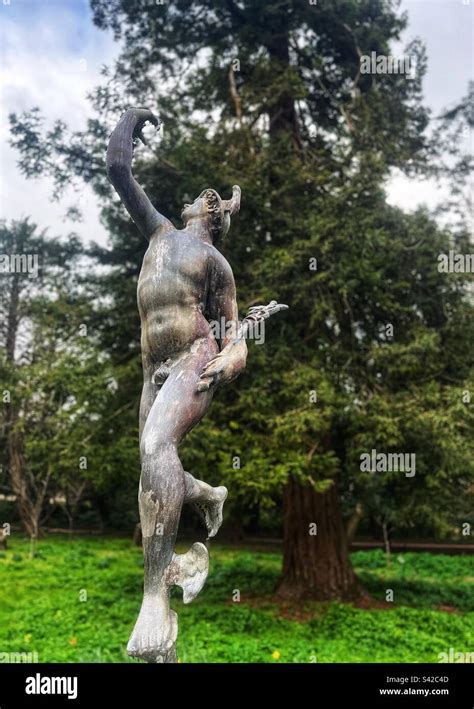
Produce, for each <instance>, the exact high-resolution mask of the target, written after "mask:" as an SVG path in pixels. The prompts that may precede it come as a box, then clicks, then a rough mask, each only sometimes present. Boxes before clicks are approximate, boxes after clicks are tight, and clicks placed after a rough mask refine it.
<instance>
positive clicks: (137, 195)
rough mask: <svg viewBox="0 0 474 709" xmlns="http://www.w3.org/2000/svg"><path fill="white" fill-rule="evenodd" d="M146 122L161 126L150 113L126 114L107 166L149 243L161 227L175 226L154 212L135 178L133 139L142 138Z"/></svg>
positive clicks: (115, 133)
mask: <svg viewBox="0 0 474 709" xmlns="http://www.w3.org/2000/svg"><path fill="white" fill-rule="evenodd" d="M147 121H149V122H150V123H153V125H155V126H156V127H158V126H159V120H158V118H157V117H156V116H155V115H154V114H153V113H152V112H151V111H149V110H148V109H145V108H130V109H129V110H128V111H125V113H124V114H123V116H122V117H121V119H120V121H119V123H118V124H117V126H116V128H115V129H114V131H113V133H112V135H111V136H110V140H109V145H108V148H107V158H106V163H107V175H108V177H109V180H110V181H111V183H112V184H113V186H114V187H115V189H116V190H117V192H118V194H119V195H120V198H121V200H122V202H123V203H124V205H125V207H126V209H127V211H128V213H129V214H130V216H131V217H132V219H133V221H134V222H135V224H136V225H137V227H138V228H139V229H140V231H141V232H142V234H143V235H144V236H145V237H146V238H147V239H149V238H150V236H151V235H152V234H153V232H154V231H156V229H158V228H159V227H166V226H169V227H172V224H171V222H170V221H169V220H168V219H167V218H166V217H164V216H163V215H162V214H160V213H159V212H158V211H157V210H156V209H155V208H154V206H153V205H152V203H151V202H150V200H149V199H148V197H147V196H146V194H145V192H144V191H143V189H142V188H141V187H140V185H139V184H138V182H137V181H136V180H135V178H134V177H133V175H132V169H131V166H132V156H133V139H134V138H135V137H142V136H141V129H142V128H143V126H144V124H145V123H146V122H147Z"/></svg>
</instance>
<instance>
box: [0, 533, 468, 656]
mask: <svg viewBox="0 0 474 709" xmlns="http://www.w3.org/2000/svg"><path fill="white" fill-rule="evenodd" d="M9 547H10V548H9V549H8V551H6V552H3V553H1V554H0V649H1V651H2V652H37V653H38V656H39V661H40V662H124V661H125V660H126V659H127V656H126V652H125V645H126V641H127V639H128V635H129V633H130V631H131V619H132V618H133V617H134V615H135V614H136V613H137V612H138V609H139V605H140V601H141V586H142V558H141V551H140V549H138V548H137V547H134V546H132V545H131V543H130V542H129V541H128V540H124V539H116V538H115V539H114V538H94V539H91V538H89V539H78V538H75V539H72V540H67V539H64V538H60V537H50V538H48V539H46V540H43V541H41V542H40V543H39V549H38V553H37V556H36V557H35V558H34V559H32V560H31V559H30V558H29V543H28V542H26V541H22V540H20V539H18V538H16V537H15V536H13V537H12V538H11V541H10V543H9ZM183 548H184V547H183ZM402 559H403V563H401V560H402ZM353 561H354V564H355V567H356V570H357V572H358V573H359V574H360V575H362V576H363V578H364V581H365V583H366V585H367V586H368V588H369V590H370V591H371V592H372V593H373V594H374V596H375V597H376V598H377V599H378V600H379V601H380V602H381V603H380V606H381V607H380V608H379V607H377V608H374V609H363V608H357V607H353V606H350V605H347V606H344V605H339V604H337V603H333V604H324V603H308V604H306V605H304V606H302V607H301V608H299V609H298V615H296V618H295V612H294V609H293V616H291V614H290V615H288V609H285V608H284V607H283V608H282V607H278V606H276V605H275V604H274V603H272V602H271V599H270V596H269V595H267V594H269V593H270V592H271V589H272V588H273V586H274V583H275V580H276V577H277V575H278V572H279V565H280V557H279V555H278V554H274V553H262V552H260V553H255V552H249V551H243V550H236V549H232V550H229V549H224V548H221V547H216V548H215V549H213V552H212V561H211V564H212V565H211V573H210V575H209V579H208V582H207V584H206V587H205V589H204V591H203V593H202V594H201V595H200V596H199V597H198V598H197V599H196V600H195V602H194V603H192V604H190V605H187V606H183V605H182V603H181V601H180V600H179V599H178V594H174V600H173V604H174V605H175V607H176V608H177V607H178V606H179V618H180V635H179V639H178V655H179V657H180V660H181V661H182V662H277V661H279V662H316V661H317V662H437V661H438V653H439V652H447V651H449V648H450V647H453V648H455V650H456V651H458V650H459V651H465V652H468V651H470V650H472V640H473V634H474V615H473V613H472V606H473V578H472V561H471V559H470V558H469V557H463V556H454V557H447V556H443V555H440V554H439V555H431V554H422V553H416V554H415V553H410V554H403V556H400V557H399V560H395V561H394V563H393V565H392V566H391V567H390V568H387V566H386V564H385V559H384V555H383V554H382V552H378V551H373V552H372V551H370V552H357V553H356V554H354V555H353ZM387 587H390V588H393V589H394V591H395V602H394V603H393V604H389V603H387V604H385V607H384V606H383V605H382V602H383V600H384V598H385V590H386V588H387ZM235 589H240V592H241V600H240V602H239V603H235V602H233V601H232V594H233V593H234V590H235ZM84 591H86V592H87V600H82V601H81V600H80V599H81V598H82V599H84ZM81 592H82V595H81ZM420 602H421V606H420ZM440 606H450V608H449V612H446V610H441V609H440Z"/></svg>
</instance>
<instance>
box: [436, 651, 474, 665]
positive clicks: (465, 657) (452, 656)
mask: <svg viewBox="0 0 474 709" xmlns="http://www.w3.org/2000/svg"><path fill="white" fill-rule="evenodd" d="M438 662H451V663H452V662H454V663H456V664H460V663H464V662H467V663H474V652H455V651H454V648H453V647H450V648H449V650H448V651H447V652H438Z"/></svg>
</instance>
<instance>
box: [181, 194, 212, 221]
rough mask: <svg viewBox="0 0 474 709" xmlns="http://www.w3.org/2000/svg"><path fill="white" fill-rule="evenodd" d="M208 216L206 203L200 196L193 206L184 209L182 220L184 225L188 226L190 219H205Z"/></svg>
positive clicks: (187, 205) (186, 206) (186, 205)
mask: <svg viewBox="0 0 474 709" xmlns="http://www.w3.org/2000/svg"><path fill="white" fill-rule="evenodd" d="M206 214H207V208H206V203H205V201H204V199H203V198H202V197H201V196H199V197H196V199H195V200H194V202H193V203H192V204H185V205H184V209H183V211H182V212H181V219H182V220H183V224H184V225H185V226H186V224H187V223H188V221H189V220H190V219H193V218H194V219H195V218H201V217H205V216H206Z"/></svg>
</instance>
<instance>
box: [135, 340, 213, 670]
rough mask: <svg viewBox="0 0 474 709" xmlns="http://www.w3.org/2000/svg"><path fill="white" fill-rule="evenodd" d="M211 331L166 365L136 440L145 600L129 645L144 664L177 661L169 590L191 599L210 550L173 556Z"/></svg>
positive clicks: (208, 395)
mask: <svg viewBox="0 0 474 709" xmlns="http://www.w3.org/2000/svg"><path fill="white" fill-rule="evenodd" d="M216 351H217V344H216V342H215V340H214V338H213V337H212V336H210V337H209V338H208V339H201V340H198V341H197V342H196V343H194V345H193V346H192V347H191V349H190V351H189V353H188V354H187V355H185V356H184V357H183V356H181V357H180V358H179V360H177V362H176V364H175V365H173V364H171V366H170V373H169V375H168V377H167V379H166V381H165V382H164V383H163V385H162V386H161V388H160V389H159V391H158V393H157V395H156V398H155V400H154V403H153V405H152V407H151V409H150V412H149V414H148V417H147V419H146V422H145V424H144V426H143V431H142V434H141V438H140V452H141V460H142V474H141V479H140V489H139V508H140V519H141V524H142V536H143V553H144V572H145V582H144V597H143V603H142V607H141V610H140V615H139V617H138V620H137V622H136V624H135V628H134V631H133V633H132V636H131V638H130V641H129V644H128V651H129V654H131V655H133V656H135V657H139V658H141V659H143V660H147V661H149V662H173V661H176V651H175V644H176V638H177V633H178V627H177V617H176V613H174V611H172V610H171V609H170V607H169V589H170V587H171V586H172V585H173V584H178V585H180V586H181V587H182V588H183V599H184V601H185V602H189V601H190V600H192V598H194V597H195V596H196V595H197V593H198V592H199V590H200V589H201V588H202V585H203V584H204V581H205V578H206V576H207V569H208V560H207V550H206V548H205V547H204V545H202V544H194V545H193V547H192V548H191V550H190V551H189V552H188V553H187V554H183V555H175V554H174V544H175V541H176V534H177V531H178V525H179V518H180V514H181V507H182V504H183V501H184V499H185V495H186V482H185V474H184V470H183V467H182V465H181V461H180V460H179V457H178V445H179V443H180V442H181V440H182V439H183V437H184V436H185V435H186V433H188V432H189V431H190V430H191V429H192V428H193V427H194V426H195V425H196V424H197V423H198V422H199V421H200V420H201V418H202V417H203V416H204V414H205V412H206V410H207V408H208V407H209V404H210V402H211V399H212V391H205V392H199V393H198V392H197V383H198V381H199V376H200V374H201V372H202V369H203V367H204V365H205V364H206V363H207V362H208V361H209V360H210V359H211V358H212V357H213V356H214V355H215V353H216Z"/></svg>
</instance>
